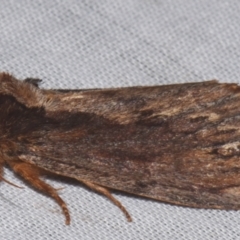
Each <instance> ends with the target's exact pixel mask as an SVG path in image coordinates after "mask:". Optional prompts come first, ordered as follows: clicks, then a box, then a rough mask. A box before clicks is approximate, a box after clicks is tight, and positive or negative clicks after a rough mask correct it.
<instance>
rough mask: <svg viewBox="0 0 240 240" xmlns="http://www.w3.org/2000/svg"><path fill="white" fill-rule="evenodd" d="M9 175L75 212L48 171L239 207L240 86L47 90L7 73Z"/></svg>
mask: <svg viewBox="0 0 240 240" xmlns="http://www.w3.org/2000/svg"><path fill="white" fill-rule="evenodd" d="M0 132H1V137H0V178H1V180H4V181H6V182H8V181H7V180H5V179H4V177H3V166H4V164H7V165H9V166H10V168H12V169H13V171H14V172H16V173H17V174H19V175H20V176H21V177H23V178H24V179H25V180H26V181H27V182H29V183H30V184H31V185H32V186H33V187H35V188H36V189H38V190H39V191H42V192H43V193H45V194H47V195H49V196H51V197H52V198H54V199H55V200H56V202H57V203H58V204H59V205H60V207H61V208H62V210H63V213H64V215H65V218H66V224H69V223H70V215H69V211H68V208H67V206H66V204H65V202H64V201H63V200H62V199H61V198H60V196H59V195H58V192H57V190H56V189H54V188H53V187H52V186H50V185H49V184H47V183H45V182H44V181H43V180H42V179H41V178H40V177H41V175H42V173H43V172H44V173H46V172H47V173H54V174H57V175H60V176H66V177H70V178H74V179H77V180H78V181H80V182H82V183H83V184H85V185H86V186H87V187H89V188H91V189H93V190H95V191H97V192H99V193H101V194H103V195H105V196H106V197H107V198H109V199H110V200H111V201H112V202H113V203H114V204H116V205H117V206H118V207H119V208H120V209H121V210H122V211H123V213H124V214H125V215H126V217H127V219H128V220H129V221H131V217H130V215H129V213H128V212H127V210H126V209H125V208H124V206H123V205H122V204H121V203H120V202H119V201H118V200H117V199H116V198H114V197H113V196H112V195H111V193H110V191H109V189H116V190H120V191H124V192H128V193H131V194H134V195H138V196H143V197H147V198H152V199H155V200H160V201H162V202H167V203H171V204H177V205H182V206H187V207H196V208H215V209H235V210H237V209H240V87H239V86H238V85H237V84H227V83H218V82H217V81H207V82H199V83H186V84H174V85H166V86H153V87H128V88H117V89H93V90H45V89H40V88H39V87H38V80H36V79H26V80H25V81H19V80H17V79H16V78H14V77H13V76H11V75H9V74H7V73H0Z"/></svg>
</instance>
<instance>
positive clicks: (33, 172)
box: [8, 161, 70, 225]
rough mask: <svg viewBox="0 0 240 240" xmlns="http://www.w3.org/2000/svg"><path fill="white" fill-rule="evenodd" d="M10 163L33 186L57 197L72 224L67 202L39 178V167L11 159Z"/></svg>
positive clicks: (67, 219)
mask: <svg viewBox="0 0 240 240" xmlns="http://www.w3.org/2000/svg"><path fill="white" fill-rule="evenodd" d="M8 164H9V165H10V166H11V168H12V169H13V171H14V172H16V173H18V174H19V175H20V176H22V177H23V178H24V179H25V180H26V181H27V182H29V183H30V184H31V185H32V186H33V187H35V188H36V189H38V190H39V191H41V192H44V193H46V194H47V195H50V196H51V197H52V198H53V199H55V201H56V202H57V203H58V205H59V206H60V207H61V208H62V211H63V213H64V215H65V222H66V224H67V225H69V224H70V215H69V211H68V208H67V206H66V203H65V202H64V201H63V200H62V199H61V198H60V197H59V195H58V193H57V190H56V189H54V188H53V187H52V186H50V185H49V184H47V183H45V182H44V181H43V180H41V179H40V178H39V177H40V171H39V169H38V168H37V167H35V166H33V165H31V164H28V163H24V162H21V161H10V162H8Z"/></svg>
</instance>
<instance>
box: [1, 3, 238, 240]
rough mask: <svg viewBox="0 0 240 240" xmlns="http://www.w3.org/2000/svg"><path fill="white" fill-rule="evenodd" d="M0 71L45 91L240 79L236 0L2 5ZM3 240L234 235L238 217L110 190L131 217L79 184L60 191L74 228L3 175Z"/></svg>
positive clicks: (53, 206)
mask: <svg viewBox="0 0 240 240" xmlns="http://www.w3.org/2000/svg"><path fill="white" fill-rule="evenodd" d="M0 3H1V7H0V70H1V71H8V72H10V73H12V74H14V75H15V76H17V77H19V78H26V77H38V78H41V79H43V80H44V82H43V84H42V86H43V87H45V88H101V87H121V86H132V85H156V84H167V83H177V82H187V81H189V82H190V81H201V80H207V79H213V78H216V79H219V80H220V81H225V82H227V81H229V82H238V81H239V77H238V75H239V56H240V53H239V50H240V41H239V40H240V28H239V25H240V14H239V12H240V2H239V1H238V0H232V1H231V0H228V1H227V0H212V1H209V0H202V1H192V0H182V1H181V0H175V1H170V0H124V1H123V0H114V1H110V0H88V1H87V0H82V1H78V0H68V1H58V0H52V1H47V0H46V1H40V0H35V1H31V0H19V1H0ZM5 177H6V178H7V179H8V180H10V181H12V182H14V183H16V184H18V185H21V186H24V187H25V188H24V190H21V189H17V188H14V187H11V186H9V185H8V184H6V183H4V182H3V183H1V186H0V213H1V217H0V239H6V240H7V239H24V240H27V239H49V240H50V239H54V240H55V239H61V240H64V239H71V240H72V239H162V240H164V239H184V240H186V239H191V240H192V239H228V240H229V239H240V228H239V224H240V211H237V212H233V211H228V212H227V211H217V210H196V209H188V208H182V207H177V206H171V205H167V204H163V203H159V202H155V201H150V200H146V199H141V198H137V197H133V196H127V195H124V194H120V193H115V196H116V197H117V198H118V199H119V200H120V201H121V202H122V203H123V205H124V206H126V208H127V209H128V210H129V212H130V213H131V215H132V217H133V219H134V222H133V223H127V221H126V220H125V218H124V216H123V214H122V213H121V212H120V211H119V209H118V208H116V207H115V206H114V205H113V204H112V203H110V202H109V201H108V200H107V199H106V198H105V197H102V196H100V195H98V194H95V193H93V192H91V191H89V190H88V189H86V188H83V187H82V186H80V184H76V183H75V184H73V183H72V182H64V181H62V182H61V181H57V180H56V179H51V180H49V182H50V183H51V184H53V185H54V186H55V187H56V188H59V187H64V189H63V190H61V196H62V197H63V199H64V200H65V201H66V202H67V203H68V206H69V209H70V211H71V216H72V224H71V226H68V227H67V226H65V225H64V217H63V216H62V214H61V211H60V209H59V207H58V205H57V204H55V202H54V201H52V200H51V199H50V198H48V197H46V196H44V195H41V194H38V193H37V192H35V191H34V190H33V189H31V188H28V187H27V186H26V185H25V184H24V183H23V182H21V180H20V179H19V178H17V177H16V176H14V175H13V174H12V172H11V171H9V170H8V169H6V170H5Z"/></svg>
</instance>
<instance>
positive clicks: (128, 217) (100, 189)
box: [78, 179, 132, 222]
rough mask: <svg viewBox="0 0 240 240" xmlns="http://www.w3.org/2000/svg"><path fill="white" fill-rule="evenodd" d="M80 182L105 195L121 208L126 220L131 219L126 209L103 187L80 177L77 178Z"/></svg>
mask: <svg viewBox="0 0 240 240" xmlns="http://www.w3.org/2000/svg"><path fill="white" fill-rule="evenodd" d="M78 180H79V181H80V182H82V183H84V184H85V185H86V186H88V187H89V188H91V189H92V190H94V191H96V192H99V193H101V194H103V195H104V196H106V197H107V198H108V199H109V200H110V201H112V202H113V203H114V204H115V205H116V206H117V207H119V208H120V209H121V211H122V212H123V213H124V214H125V216H126V218H127V220H128V221H129V222H131V221H132V218H131V216H130V214H129V213H128V211H127V210H126V208H125V207H124V206H123V205H122V204H121V203H120V202H119V201H118V200H117V199H116V198H115V197H114V196H113V195H112V194H111V193H110V192H109V191H108V190H107V189H106V188H104V187H101V186H99V185H97V184H95V183H92V182H89V181H85V180H82V179H78Z"/></svg>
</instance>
